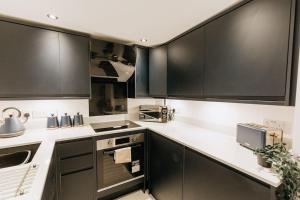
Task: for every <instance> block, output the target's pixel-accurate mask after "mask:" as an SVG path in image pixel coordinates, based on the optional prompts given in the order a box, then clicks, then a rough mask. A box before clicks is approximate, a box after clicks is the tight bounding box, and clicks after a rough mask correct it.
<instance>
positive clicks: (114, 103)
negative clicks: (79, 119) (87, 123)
mask: <svg viewBox="0 0 300 200" xmlns="http://www.w3.org/2000/svg"><path fill="white" fill-rule="evenodd" d="M91 89H92V91H91V99H90V102H89V114H90V116H100V115H114V114H126V113H127V83H126V82H116V81H109V80H107V79H101V78H96V77H92V78H91Z"/></svg>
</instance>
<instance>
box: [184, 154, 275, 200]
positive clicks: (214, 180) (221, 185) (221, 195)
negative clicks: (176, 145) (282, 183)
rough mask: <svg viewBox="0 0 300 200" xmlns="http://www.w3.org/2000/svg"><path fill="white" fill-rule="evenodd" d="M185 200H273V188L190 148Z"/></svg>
mask: <svg viewBox="0 0 300 200" xmlns="http://www.w3.org/2000/svg"><path fill="white" fill-rule="evenodd" d="M183 199H184V200H202V199H203V200H206V199H209V200H241V199H243V200H253V199H255V200H270V199H271V189H270V187H269V186H266V185H263V184H261V183H259V182H256V181H254V180H252V179H250V178H247V177H245V176H243V175H240V174H238V173H237V172H235V171H232V170H231V169H229V168H227V167H224V166H222V165H220V164H218V163H217V162H216V161H212V160H211V159H208V158H206V157H204V156H202V155H201V154H199V153H196V152H194V151H192V150H189V149H187V150H186V152H185V164H184V184H183Z"/></svg>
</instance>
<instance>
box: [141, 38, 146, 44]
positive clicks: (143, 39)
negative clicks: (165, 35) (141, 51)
mask: <svg viewBox="0 0 300 200" xmlns="http://www.w3.org/2000/svg"><path fill="white" fill-rule="evenodd" d="M140 42H143V43H145V42H148V40H147V38H142V39H140Z"/></svg>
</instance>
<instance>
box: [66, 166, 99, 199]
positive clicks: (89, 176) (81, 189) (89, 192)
mask: <svg viewBox="0 0 300 200" xmlns="http://www.w3.org/2000/svg"><path fill="white" fill-rule="evenodd" d="M93 179H95V175H94V171H93V169H90V170H84V171H81V172H76V173H72V174H67V175H63V176H62V177H61V200H93V199H94V193H95V191H94V189H95V186H94V183H93V181H92V180H93Z"/></svg>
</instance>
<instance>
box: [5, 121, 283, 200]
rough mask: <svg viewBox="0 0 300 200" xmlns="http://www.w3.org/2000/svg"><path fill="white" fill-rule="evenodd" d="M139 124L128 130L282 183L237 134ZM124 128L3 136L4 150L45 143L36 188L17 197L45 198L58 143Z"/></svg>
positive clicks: (180, 125)
mask: <svg viewBox="0 0 300 200" xmlns="http://www.w3.org/2000/svg"><path fill="white" fill-rule="evenodd" d="M135 123H137V124H139V125H141V127H137V128H131V129H126V130H142V129H145V128H148V129H150V130H152V131H154V132H157V133H159V134H161V135H163V136H165V137H167V138H169V139H172V140H174V141H176V142H178V143H180V144H182V145H184V146H187V147H189V148H191V149H193V150H195V151H198V152H199V153H201V154H203V155H206V156H208V157H211V158H213V159H215V160H217V161H219V162H221V163H224V164H226V165H228V166H230V167H232V168H234V169H237V170H239V171H241V172H243V173H245V174H248V175H250V176H252V177H254V178H256V179H258V180H260V181H262V182H265V183H267V184H269V185H271V186H274V187H278V186H279V185H280V180H279V178H278V177H277V176H276V175H275V174H273V173H272V172H271V171H270V170H269V169H265V168H263V167H260V166H259V165H258V164H257V161H256V156H255V155H254V154H253V152H252V151H251V150H249V149H246V148H244V147H242V146H240V145H239V144H238V143H236V142H235V137H232V136H228V135H226V134H222V133H219V132H216V131H212V130H208V129H203V128H201V127H198V126H194V125H190V124H187V123H184V122H180V121H172V122H169V123H166V124H161V123H153V122H135ZM123 131H124V130H115V131H106V132H101V133H95V131H94V130H93V129H92V127H91V126H89V125H86V126H83V127H76V128H66V129H56V130H47V129H33V130H26V131H25V133H24V135H22V136H19V137H15V138H6V139H0V149H3V148H9V147H15V146H22V145H28V144H34V143H41V145H40V147H39V149H38V151H37V153H36V154H35V156H34V158H33V160H32V162H31V163H35V164H37V165H38V171H37V174H36V177H35V179H34V181H33V185H32V188H31V190H30V192H29V193H28V194H25V195H24V196H21V197H17V198H14V199H16V200H25V199H26V200H40V199H41V197H42V193H43V188H44V184H45V181H46V178H47V173H48V169H49V165H50V161H51V157H52V153H53V150H54V146H55V142H60V141H66V140H72V139H79V138H87V137H93V136H97V135H104V134H112V133H117V132H123ZM0 199H1V197H0Z"/></svg>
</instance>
